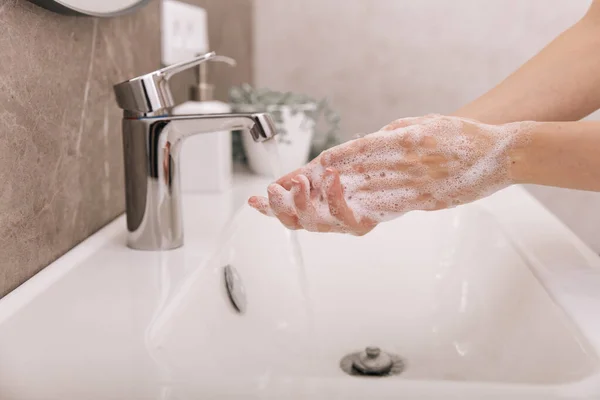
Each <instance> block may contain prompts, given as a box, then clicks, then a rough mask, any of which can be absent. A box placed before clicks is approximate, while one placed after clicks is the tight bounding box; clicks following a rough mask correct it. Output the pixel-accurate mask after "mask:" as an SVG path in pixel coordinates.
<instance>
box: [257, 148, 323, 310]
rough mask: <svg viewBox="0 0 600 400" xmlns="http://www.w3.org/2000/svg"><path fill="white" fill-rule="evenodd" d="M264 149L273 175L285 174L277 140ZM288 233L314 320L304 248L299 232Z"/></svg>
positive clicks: (305, 297) (297, 269)
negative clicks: (303, 254)
mask: <svg viewBox="0 0 600 400" xmlns="http://www.w3.org/2000/svg"><path fill="white" fill-rule="evenodd" d="M262 145H263V147H264V149H265V150H266V153H267V155H268V158H269V163H270V165H271V173H272V175H273V179H278V178H279V177H281V176H282V175H283V170H282V168H281V159H280V156H279V148H278V145H277V142H276V140H274V139H272V140H267V141H265V142H262ZM286 234H287V237H288V240H289V243H290V249H291V252H292V253H291V262H292V265H293V266H294V268H295V269H296V271H297V273H298V280H299V283H300V290H301V291H302V296H303V297H304V301H305V302H306V304H307V313H308V315H309V318H310V320H311V321H312V305H311V303H310V296H309V293H308V279H307V276H306V268H305V266H304V259H303V257H302V248H301V246H300V241H299V240H298V232H296V231H292V230H289V229H286Z"/></svg>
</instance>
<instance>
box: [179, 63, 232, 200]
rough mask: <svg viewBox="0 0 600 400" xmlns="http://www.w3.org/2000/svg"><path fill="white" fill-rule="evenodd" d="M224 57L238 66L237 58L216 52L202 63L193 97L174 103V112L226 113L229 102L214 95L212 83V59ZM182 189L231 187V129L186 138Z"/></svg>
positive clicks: (197, 190) (196, 190)
mask: <svg viewBox="0 0 600 400" xmlns="http://www.w3.org/2000/svg"><path fill="white" fill-rule="evenodd" d="M211 61H220V62H224V63H227V64H229V65H231V66H235V65H236V62H235V60H234V59H232V58H229V57H224V56H216V57H214V58H213V59H211V60H210V61H207V62H204V63H202V64H200V65H199V66H198V69H197V76H196V85H194V86H192V87H191V90H190V97H191V100H190V101H186V102H185V103H182V104H180V105H178V106H175V107H173V109H172V111H171V112H172V113H173V114H175V115H182V114H224V113H229V112H231V107H230V106H229V104H227V103H224V102H222V101H216V100H214V99H213V94H214V85H212V84H210V83H208V76H207V75H208V63H209V62H211ZM180 162H181V169H180V171H181V177H180V178H181V189H182V191H183V192H186V193H211V192H212V193H220V192H224V191H226V190H228V189H230V188H231V181H232V169H233V167H232V157H231V132H214V133H205V134H200V135H195V136H191V137H189V138H187V139H186V140H185V145H184V146H182V150H181V157H180Z"/></svg>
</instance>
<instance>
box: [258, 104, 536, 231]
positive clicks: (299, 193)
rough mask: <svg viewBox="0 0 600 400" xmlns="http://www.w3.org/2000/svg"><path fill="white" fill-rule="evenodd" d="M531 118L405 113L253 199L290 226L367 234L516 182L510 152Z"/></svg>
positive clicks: (334, 148) (280, 181)
mask: <svg viewBox="0 0 600 400" xmlns="http://www.w3.org/2000/svg"><path fill="white" fill-rule="evenodd" d="M531 124H532V123H528V122H524V123H511V124H505V125H486V124H481V123H479V122H477V121H473V120H468V119H464V118H458V117H447V116H440V115H428V116H424V117H417V118H404V119H400V120H397V121H394V122H392V123H390V124H389V125H387V126H385V127H384V128H383V129H382V130H380V131H379V132H375V133H372V134H370V135H366V136H364V137H362V138H359V139H355V140H352V141H349V142H347V143H344V144H342V145H339V146H336V147H333V148H331V149H329V150H327V151H325V152H323V153H322V154H321V155H320V156H319V157H317V158H316V159H314V160H313V161H312V162H310V163H309V164H307V165H306V166H304V167H302V168H300V169H298V170H296V171H294V172H292V173H290V174H288V175H286V176H284V177H282V178H280V179H279V180H278V181H277V182H276V183H274V184H272V185H270V186H269V188H268V199H267V198H265V197H252V198H250V200H249V204H250V205H251V206H252V207H254V208H255V209H257V210H258V211H260V212H262V213H263V214H265V215H270V216H275V217H277V218H278V219H279V220H280V221H281V222H282V223H283V224H284V225H285V226H286V227H288V228H290V229H306V230H309V231H316V232H344V233H352V234H355V235H364V234H366V233H368V232H369V231H371V230H372V229H373V228H374V227H375V226H376V225H377V224H378V223H380V222H383V221H387V220H390V219H393V218H396V217H398V216H400V215H402V214H404V213H406V212H409V211H412V210H438V209H442V208H448V207H454V206H457V205H460V204H464V203H468V202H471V201H474V200H477V199H479V198H482V197H485V196H487V195H489V194H491V193H493V192H495V191H497V190H499V189H502V188H504V187H506V186H508V185H510V184H511V179H510V173H509V172H510V162H511V158H510V154H511V150H512V149H513V148H515V146H517V145H518V144H519V142H520V141H521V140H522V138H524V137H525V136H526V135H522V133H523V132H526V131H527V130H528V129H529V127H530V126H531Z"/></svg>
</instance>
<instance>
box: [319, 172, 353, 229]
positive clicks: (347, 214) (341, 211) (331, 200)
mask: <svg viewBox="0 0 600 400" xmlns="http://www.w3.org/2000/svg"><path fill="white" fill-rule="evenodd" d="M325 180H326V184H325V191H326V196H327V203H328V205H329V213H330V214H331V216H332V217H334V218H335V219H337V220H338V221H340V223H341V224H342V225H345V226H346V227H348V228H350V230H354V229H356V227H357V226H358V223H357V222H356V218H355V217H354V212H353V211H352V210H351V209H350V207H348V204H346V200H345V199H344V191H343V189H342V184H341V182H340V175H339V174H338V172H337V171H335V170H333V169H330V168H328V169H327V170H326V171H325Z"/></svg>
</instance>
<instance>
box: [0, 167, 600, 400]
mask: <svg viewBox="0 0 600 400" xmlns="http://www.w3.org/2000/svg"><path fill="white" fill-rule="evenodd" d="M244 182H246V183H245V184H244V185H238V186H237V189H236V190H235V191H234V193H233V203H235V204H239V203H240V202H241V201H242V200H243V199H244V198H245V197H246V196H247V194H248V193H251V192H253V191H254V190H255V188H256V187H261V188H262V187H264V182H263V181H262V180H260V179H258V178H254V180H252V181H248V180H245V181H244ZM224 199H225V197H223V196H201V197H198V196H196V197H187V198H186V199H185V200H184V206H185V207H184V210H185V217H186V245H185V247H184V248H182V249H179V250H176V251H170V252H164V253H157V252H140V251H133V250H129V249H127V248H125V247H124V243H125V233H124V223H123V220H122V218H120V219H119V220H117V221H115V222H113V223H112V224H111V225H109V226H108V227H106V228H105V229H103V230H102V231H101V232H99V233H97V234H96V235H94V236H92V237H91V238H90V239H88V240H87V241H86V242H84V243H82V244H81V245H80V246H78V247H77V248H76V249H74V250H72V251H71V252H70V253H68V254H67V255H65V256H64V257H62V258H61V259H59V260H58V261H57V262H55V263H54V264H52V265H51V266H50V267H48V268H47V269H46V270H44V271H43V272H42V273H40V274H38V276H36V277H34V278H33V279H32V280H30V281H29V282H27V283H26V284H25V285H23V286H22V287H20V288H19V289H18V290H16V291H15V292H13V293H12V294H11V295H9V296H7V297H5V298H4V299H2V300H0V360H1V361H0V398H1V399H2V400H12V399H19V400H21V399H44V400H53V399H61V400H63V399H264V398H269V399H351V398H352V399H354V398H357V399H374V400H377V399H388V398H403V399H414V398H419V399H421V398H432V399H433V398H439V399H448V398H460V399H465V398H473V399H482V398H486V399H487V398H510V399H517V398H524V399H538V398H539V399H564V398H581V399H584V398H585V399H588V398H599V397H600V361H599V357H598V354H600V351H599V349H600V318H598V317H597V315H598V312H599V310H600V260H599V259H598V257H597V256H596V255H595V254H593V253H592V252H591V251H590V250H589V249H587V248H586V247H585V246H584V245H583V244H582V243H581V242H579V240H578V239H576V238H575V237H574V236H573V234H572V233H570V232H569V231H568V230H567V229H566V228H565V227H564V226H563V225H562V224H560V223H559V222H558V221H557V220H556V219H555V218H554V217H553V216H552V215H550V214H549V213H548V212H547V211H546V210H545V209H543V208H542V207H541V206H540V205H539V204H538V203H537V202H536V201H535V200H533V199H532V198H531V197H530V196H529V195H528V194H527V193H526V192H525V191H524V190H523V189H522V188H520V187H513V188H509V189H507V190H505V191H502V192H500V193H498V194H496V195H494V196H492V197H491V198H488V199H485V200H483V201H481V202H479V203H477V204H474V205H470V206H465V207H460V208H457V209H454V210H447V211H441V212H435V213H411V214H408V215H406V216H405V217H403V218H401V219H399V220H396V221H394V222H391V223H387V224H384V225H382V226H380V227H378V228H377V229H376V230H375V231H373V232H372V233H371V234H369V235H367V236H365V237H361V238H357V237H350V236H342V235H318V234H310V233H306V232H300V233H299V235H298V238H299V242H300V245H301V251H302V256H303V259H304V267H302V265H300V264H298V263H296V262H294V258H293V257H291V254H292V253H293V251H292V250H293V249H292V247H291V242H290V235H289V232H288V231H286V230H285V229H283V228H282V227H281V226H280V225H279V224H278V223H276V221H274V220H271V219H267V218H265V217H263V216H261V215H260V214H258V213H256V212H254V211H253V210H250V209H243V210H242V211H241V212H239V213H238V214H237V216H236V220H235V223H234V224H232V225H230V226H229V228H228V229H226V230H225V232H222V233H221V234H220V238H219V234H218V231H219V230H220V229H221V228H220V227H219V220H220V221H222V220H223V219H224V218H225V217H223V216H221V217H219V216H218V215H215V213H214V212H211V207H214V206H217V205H221V206H222V204H223V200H224ZM221 208H223V207H221ZM225 209H226V210H227V207H225ZM210 218H212V221H211V220H210ZM219 218H220V219H219ZM224 265H230V266H233V267H234V268H235V269H236V270H237V272H238V274H239V276H240V277H241V282H242V284H243V287H244V289H245V293H246V298H247V309H246V312H245V313H244V314H239V313H237V312H236V311H235V309H234V308H233V306H232V304H231V301H230V299H229V297H228V295H227V292H226V290H225V284H224V278H223V266H224ZM366 346H378V347H380V348H381V349H382V350H383V351H387V352H390V353H394V354H397V355H399V356H400V357H401V358H402V359H403V360H404V362H405V369H404V371H403V373H401V374H399V375H396V376H389V377H378V378H374V377H357V376H349V375H347V374H346V373H344V372H343V371H342V370H341V369H340V367H339V364H340V360H341V359H342V357H344V356H345V355H347V354H348V353H352V352H356V351H361V350H362V349H364V348H365V347H366Z"/></svg>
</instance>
